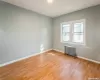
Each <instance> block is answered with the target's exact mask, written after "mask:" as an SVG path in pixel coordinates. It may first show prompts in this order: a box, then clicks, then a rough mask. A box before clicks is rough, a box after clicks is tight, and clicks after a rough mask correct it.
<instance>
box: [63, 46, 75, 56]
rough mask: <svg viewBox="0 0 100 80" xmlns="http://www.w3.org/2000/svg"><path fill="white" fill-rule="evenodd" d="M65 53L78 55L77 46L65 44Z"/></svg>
mask: <svg viewBox="0 0 100 80" xmlns="http://www.w3.org/2000/svg"><path fill="white" fill-rule="evenodd" d="M64 50H65V54H67V55H70V56H74V57H76V56H77V55H76V48H74V47H72V46H64Z"/></svg>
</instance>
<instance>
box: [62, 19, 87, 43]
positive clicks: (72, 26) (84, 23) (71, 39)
mask: <svg viewBox="0 0 100 80" xmlns="http://www.w3.org/2000/svg"><path fill="white" fill-rule="evenodd" d="M81 22H83V25H84V27H83V28H84V31H83V43H78V42H73V38H72V37H73V35H72V32H73V30H74V23H81ZM64 24H71V29H70V30H71V33H70V41H63V38H62V37H63V35H62V27H63V26H62V25H64ZM85 37H86V20H85V19H81V20H75V21H69V22H63V23H61V42H62V43H69V44H76V45H86V41H85V40H86V39H85Z"/></svg>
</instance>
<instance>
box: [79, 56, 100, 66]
mask: <svg viewBox="0 0 100 80" xmlns="http://www.w3.org/2000/svg"><path fill="white" fill-rule="evenodd" d="M77 57H78V58H81V59H84V60H88V61H91V62H94V63H98V64H100V62H99V61H96V60H92V59H89V58H85V57H81V56H77Z"/></svg>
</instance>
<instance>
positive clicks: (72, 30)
mask: <svg viewBox="0 0 100 80" xmlns="http://www.w3.org/2000/svg"><path fill="white" fill-rule="evenodd" d="M61 41H62V42H69V43H78V44H85V20H84V19H83V20H77V21H71V22H65V23H62V24H61Z"/></svg>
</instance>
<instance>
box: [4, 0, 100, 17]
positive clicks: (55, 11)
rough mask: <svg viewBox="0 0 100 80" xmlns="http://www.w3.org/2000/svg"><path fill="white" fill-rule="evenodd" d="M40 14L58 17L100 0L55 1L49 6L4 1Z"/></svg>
mask: <svg viewBox="0 0 100 80" xmlns="http://www.w3.org/2000/svg"><path fill="white" fill-rule="evenodd" d="M3 1H5V2H8V3H11V4H13V5H17V6H19V7H23V8H26V9H29V10H32V11H35V12H38V13H40V14H43V15H46V16H50V17H57V16H60V15H63V14H67V13H70V12H73V11H77V10H81V9H84V8H87V7H91V6H95V5H98V4H100V0H54V1H53V3H52V4H48V3H47V0H3Z"/></svg>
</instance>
